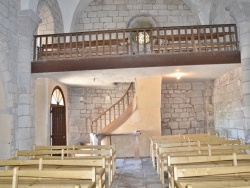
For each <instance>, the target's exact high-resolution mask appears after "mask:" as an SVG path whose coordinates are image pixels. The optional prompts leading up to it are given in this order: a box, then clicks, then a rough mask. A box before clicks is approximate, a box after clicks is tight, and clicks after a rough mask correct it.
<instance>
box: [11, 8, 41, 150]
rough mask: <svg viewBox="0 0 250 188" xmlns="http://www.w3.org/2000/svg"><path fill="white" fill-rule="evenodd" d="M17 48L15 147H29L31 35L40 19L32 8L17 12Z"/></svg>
mask: <svg viewBox="0 0 250 188" xmlns="http://www.w3.org/2000/svg"><path fill="white" fill-rule="evenodd" d="M18 16H19V18H18V19H19V21H18V23H19V25H18V34H19V49H18V73H17V84H18V112H17V113H18V114H17V116H18V124H17V128H16V129H15V131H16V137H17V138H16V140H17V143H16V148H17V149H31V147H32V145H33V144H34V136H35V130H34V127H35V125H34V120H33V119H34V118H33V117H34V114H33V112H34V110H32V108H33V107H32V105H33V98H34V96H33V90H34V88H33V81H32V77H31V61H32V54H33V44H32V43H33V35H34V34H35V31H36V29H37V27H38V24H39V23H40V21H41V19H40V18H39V16H38V15H37V14H36V13H35V12H33V11H32V10H23V11H20V12H19V15H18Z"/></svg>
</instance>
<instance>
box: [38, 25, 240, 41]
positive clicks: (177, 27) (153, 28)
mask: <svg viewBox="0 0 250 188" xmlns="http://www.w3.org/2000/svg"><path fill="white" fill-rule="evenodd" d="M218 26H224V27H227V26H236V24H213V25H190V26H168V27H151V28H133V29H107V30H93V31H81V32H68V33H54V34H43V35H34V37H35V38H36V37H40V36H45V37H46V36H58V35H62V36H64V35H69V36H70V35H73V34H76V35H79V34H83V33H86V34H88V33H93V34H96V33H117V32H118V33H120V32H123V31H125V32H136V31H150V30H158V29H159V30H163V29H167V30H169V29H185V28H187V29H191V28H194V27H197V28H204V27H218Z"/></svg>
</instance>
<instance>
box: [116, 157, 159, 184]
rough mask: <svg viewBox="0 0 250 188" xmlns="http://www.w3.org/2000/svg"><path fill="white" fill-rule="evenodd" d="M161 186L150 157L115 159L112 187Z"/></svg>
mask: <svg viewBox="0 0 250 188" xmlns="http://www.w3.org/2000/svg"><path fill="white" fill-rule="evenodd" d="M123 187H124V188H125V187H126V188H161V187H162V186H161V183H160V179H159V177H158V175H157V173H156V171H155V170H154V168H153V165H152V161H151V159H150V158H139V159H136V158H124V159H117V160H116V175H115V179H114V181H113V184H112V188H123Z"/></svg>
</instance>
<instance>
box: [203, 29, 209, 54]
mask: <svg viewBox="0 0 250 188" xmlns="http://www.w3.org/2000/svg"><path fill="white" fill-rule="evenodd" d="M203 30H204V43H205V51H208V48H207V29H206V27H203Z"/></svg>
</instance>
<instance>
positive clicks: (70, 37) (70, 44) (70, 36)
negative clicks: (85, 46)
mask: <svg viewBox="0 0 250 188" xmlns="http://www.w3.org/2000/svg"><path fill="white" fill-rule="evenodd" d="M69 39H70V40H69V41H70V43H69V46H70V47H69V50H70V57H72V50H73V48H72V34H70V35H69Z"/></svg>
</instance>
